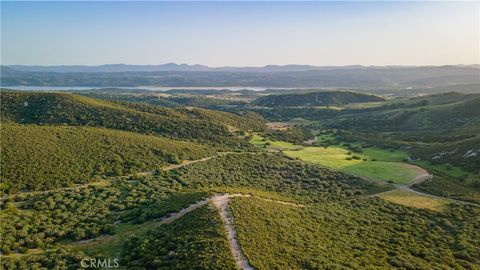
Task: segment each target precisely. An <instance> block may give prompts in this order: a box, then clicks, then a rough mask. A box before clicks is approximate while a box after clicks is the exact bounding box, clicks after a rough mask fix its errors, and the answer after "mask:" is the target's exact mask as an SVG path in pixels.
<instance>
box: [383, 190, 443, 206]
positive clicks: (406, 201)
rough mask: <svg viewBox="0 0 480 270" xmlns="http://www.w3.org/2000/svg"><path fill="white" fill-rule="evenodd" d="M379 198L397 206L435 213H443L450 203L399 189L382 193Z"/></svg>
mask: <svg viewBox="0 0 480 270" xmlns="http://www.w3.org/2000/svg"><path fill="white" fill-rule="evenodd" d="M379 197H381V198H383V199H384V200H387V201H389V202H393V203H396V204H401V205H405V206H411V207H416V208H423V209H429V210H433V211H443V210H444V209H445V206H446V205H447V203H448V202H447V201H446V200H442V199H437V198H432V197H428V196H423V195H419V194H415V193H412V192H408V191H404V190H398V189H397V190H392V191H389V192H385V193H382V194H380V195H379Z"/></svg>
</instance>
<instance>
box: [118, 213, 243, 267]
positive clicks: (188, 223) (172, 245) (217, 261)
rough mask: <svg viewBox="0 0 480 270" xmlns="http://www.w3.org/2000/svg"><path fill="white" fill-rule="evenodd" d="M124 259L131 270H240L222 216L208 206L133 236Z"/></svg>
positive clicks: (124, 249) (123, 256) (124, 263)
mask: <svg viewBox="0 0 480 270" xmlns="http://www.w3.org/2000/svg"><path fill="white" fill-rule="evenodd" d="M121 258H122V260H121V264H122V266H125V267H126V268H127V269H192V268H194V269H232V270H233V269H236V267H235V262H234V260H233V256H232V255H231V253H230V249H229V247H228V242H227V238H226V234H225V231H224V229H223V225H222V221H221V219H220V216H219V214H218V212H217V210H216V209H214V208H213V207H207V206H204V207H201V208H198V209H196V210H194V211H192V212H191V213H189V214H187V215H185V216H183V217H181V218H180V219H179V220H176V221H174V222H173V223H171V224H165V225H162V226H161V227H158V228H155V229H154V230H151V231H149V232H147V233H146V234H145V235H142V236H133V237H132V238H130V239H129V240H128V241H127V242H126V243H125V244H124V246H123V250H122V255H121Z"/></svg>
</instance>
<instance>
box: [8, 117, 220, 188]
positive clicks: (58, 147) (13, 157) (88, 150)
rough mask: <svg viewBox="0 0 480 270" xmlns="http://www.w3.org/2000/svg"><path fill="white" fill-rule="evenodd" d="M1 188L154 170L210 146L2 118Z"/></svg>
mask: <svg viewBox="0 0 480 270" xmlns="http://www.w3.org/2000/svg"><path fill="white" fill-rule="evenodd" d="M1 138H2V148H1V154H2V159H1V171H2V186H1V191H3V192H7V193H12V192H17V191H20V190H41V189H52V188H55V187H64V186H69V185H71V184H73V183H86V182H90V181H93V180H95V179H98V178H99V177H102V176H116V175H123V174H130V173H134V172H141V171H147V170H153V169H155V168H158V167H160V166H162V165H165V164H168V163H178V162H180V160H190V159H199V158H202V157H206V156H210V155H213V154H214V153H215V151H214V150H213V149H211V148H207V147H206V146H202V145H198V144H195V143H191V142H184V141H178V140H172V139H166V138H158V137H154V136H147V135H140V134H135V133H131V132H124V131H117V130H109V129H104V128H93V127H67V126H37V125H16V124H5V123H4V124H2V129H1Z"/></svg>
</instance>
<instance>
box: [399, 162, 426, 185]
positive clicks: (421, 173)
mask: <svg viewBox="0 0 480 270" xmlns="http://www.w3.org/2000/svg"><path fill="white" fill-rule="evenodd" d="M403 164H404V166H406V167H408V168H410V169H412V170H414V171H415V172H416V173H417V176H416V177H415V178H413V179H412V180H411V181H410V182H409V183H408V184H407V185H406V186H409V187H411V186H413V185H415V184H420V183H422V182H424V181H426V180H428V179H431V178H432V177H433V176H432V175H431V174H429V173H428V171H427V170H425V169H423V168H420V167H418V166H416V165H412V164H408V163H403Z"/></svg>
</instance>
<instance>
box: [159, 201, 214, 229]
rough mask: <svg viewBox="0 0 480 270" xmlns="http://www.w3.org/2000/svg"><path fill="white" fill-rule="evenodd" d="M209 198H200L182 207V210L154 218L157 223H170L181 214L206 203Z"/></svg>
mask: <svg viewBox="0 0 480 270" xmlns="http://www.w3.org/2000/svg"><path fill="white" fill-rule="evenodd" d="M210 200H211V199H210V198H208V199H205V200H201V201H198V202H196V203H193V204H190V205H189V206H187V207H185V208H183V209H182V210H180V211H178V212H176V213H171V214H169V215H167V216H165V217H161V218H158V219H156V220H155V221H158V224H166V223H170V222H172V221H174V220H176V219H179V218H181V217H182V216H183V215H185V214H187V213H188V212H191V211H193V210H195V209H197V208H199V207H202V206H204V205H206V204H207V203H208V202H210Z"/></svg>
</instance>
